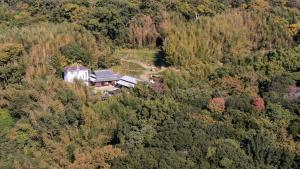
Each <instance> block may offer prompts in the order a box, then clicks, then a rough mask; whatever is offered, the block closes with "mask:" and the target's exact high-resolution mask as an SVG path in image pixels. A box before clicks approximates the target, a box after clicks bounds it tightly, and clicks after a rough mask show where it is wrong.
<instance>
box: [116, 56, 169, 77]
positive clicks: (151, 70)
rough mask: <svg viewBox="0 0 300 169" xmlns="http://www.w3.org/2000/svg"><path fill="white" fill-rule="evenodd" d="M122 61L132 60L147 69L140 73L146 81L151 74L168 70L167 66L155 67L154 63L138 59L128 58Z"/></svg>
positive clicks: (131, 61)
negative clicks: (150, 63)
mask: <svg viewBox="0 0 300 169" xmlns="http://www.w3.org/2000/svg"><path fill="white" fill-rule="evenodd" d="M121 61H123V62H130V63H135V64H138V65H140V66H141V67H143V68H144V69H145V70H144V72H143V73H142V74H141V75H140V77H139V78H140V79H141V80H144V81H149V79H150V77H151V75H155V74H158V73H160V72H163V71H164V70H166V67H160V68H158V67H155V66H154V65H149V64H147V63H144V62H141V61H137V60H128V59H121Z"/></svg>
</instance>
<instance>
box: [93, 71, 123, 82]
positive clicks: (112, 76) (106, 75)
mask: <svg viewBox="0 0 300 169" xmlns="http://www.w3.org/2000/svg"><path fill="white" fill-rule="evenodd" d="M95 75H96V81H95V82H109V81H117V80H119V79H120V76H119V75H118V74H116V73H114V72H113V71H112V70H109V69H108V70H96V71H95Z"/></svg>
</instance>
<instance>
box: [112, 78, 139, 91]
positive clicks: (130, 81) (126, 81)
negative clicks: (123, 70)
mask: <svg viewBox="0 0 300 169" xmlns="http://www.w3.org/2000/svg"><path fill="white" fill-rule="evenodd" d="M140 81H141V80H139V79H137V78H134V77H131V76H123V77H121V78H120V80H118V82H117V86H118V87H127V88H133V87H135V85H137V83H138V82H140Z"/></svg>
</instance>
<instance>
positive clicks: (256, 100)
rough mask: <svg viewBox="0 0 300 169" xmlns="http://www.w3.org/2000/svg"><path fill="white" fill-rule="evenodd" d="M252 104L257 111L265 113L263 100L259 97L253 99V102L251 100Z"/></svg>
mask: <svg viewBox="0 0 300 169" xmlns="http://www.w3.org/2000/svg"><path fill="white" fill-rule="evenodd" d="M252 104H253V105H254V107H255V108H256V109H257V110H259V111H261V112H263V111H265V109H266V108H265V101H264V99H263V98H261V97H257V98H254V99H253V100H252Z"/></svg>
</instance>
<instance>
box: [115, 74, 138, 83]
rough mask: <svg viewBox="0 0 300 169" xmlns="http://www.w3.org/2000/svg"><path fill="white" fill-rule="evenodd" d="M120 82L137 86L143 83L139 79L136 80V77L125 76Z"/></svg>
mask: <svg viewBox="0 0 300 169" xmlns="http://www.w3.org/2000/svg"><path fill="white" fill-rule="evenodd" d="M120 80H122V81H126V82H129V83H132V84H137V83H138V82H139V81H141V80H139V79H137V78H134V77H131V76H123V77H121V79H120Z"/></svg>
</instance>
